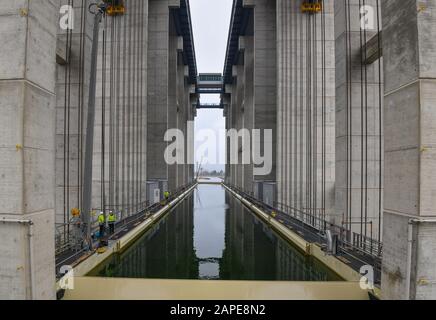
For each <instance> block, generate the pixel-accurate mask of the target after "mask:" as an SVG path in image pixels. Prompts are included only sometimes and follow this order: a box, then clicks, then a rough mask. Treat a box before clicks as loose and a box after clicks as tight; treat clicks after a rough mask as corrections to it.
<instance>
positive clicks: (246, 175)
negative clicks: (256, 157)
mask: <svg viewBox="0 0 436 320" xmlns="http://www.w3.org/2000/svg"><path fill="white" fill-rule="evenodd" d="M244 7H245V8H244V10H247V11H248V12H249V14H248V17H249V18H248V22H247V27H246V30H244V35H240V37H239V43H238V50H239V52H238V57H237V59H236V61H235V63H234V65H233V83H232V84H228V85H227V86H226V95H224V96H223V99H225V100H226V101H227V103H229V109H228V110H226V112H225V116H226V128H227V130H229V129H236V130H238V131H240V130H241V129H247V130H248V131H249V132H250V137H249V138H250V146H251V148H253V141H252V135H251V133H252V130H253V129H259V130H261V131H262V132H263V130H268V129H271V130H273V133H272V136H273V140H272V141H268V140H266V139H264V138H263V134H262V141H261V146H262V147H261V150H260V153H261V155H263V153H264V149H263V144H264V143H265V144H268V145H272V155H271V156H272V162H273V164H272V170H271V173H269V174H267V175H258V176H255V172H254V167H255V166H254V164H253V161H250V163H249V164H245V163H244V161H243V153H242V147H241V145H240V148H239V152H238V164H228V166H227V171H228V172H227V181H228V182H229V183H231V184H234V185H237V186H238V187H240V188H242V189H244V190H245V191H247V192H253V190H254V189H253V187H254V182H255V181H256V180H258V181H273V182H275V180H276V173H275V170H276V154H275V153H276V152H275V151H276V141H275V136H276V99H275V95H276V72H277V70H276V42H275V39H276V27H275V24H276V8H275V1H265V0H256V1H246V2H245V3H244ZM246 139H247V138H246ZM246 141H247V140H246ZM241 142H242V136H241V137H240V138H239V144H241ZM227 147H228V148H229V145H228V146H227ZM228 151H230V150H229V149H228ZM250 156H251V155H250ZM227 160H228V161H230V157H229V156H228V159H227ZM251 160H252V159H251Z"/></svg>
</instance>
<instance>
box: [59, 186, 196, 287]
mask: <svg viewBox="0 0 436 320" xmlns="http://www.w3.org/2000/svg"><path fill="white" fill-rule="evenodd" d="M196 187H197V184H195V185H193V186H192V187H191V188H189V189H188V190H186V191H185V192H184V193H183V194H182V195H180V196H179V197H177V198H176V199H174V200H173V201H171V202H170V203H169V204H168V205H166V206H165V207H164V208H162V209H161V210H159V211H158V212H157V213H155V214H154V215H153V216H152V217H150V218H148V219H147V220H145V221H144V222H142V223H141V224H140V225H138V226H137V227H135V228H134V229H133V230H131V231H130V232H129V233H127V234H126V235H124V236H123V237H122V238H120V239H119V240H118V241H116V242H115V243H114V244H112V245H110V247H108V249H107V251H106V252H104V253H102V254H98V253H96V252H95V253H93V254H91V255H90V256H89V257H88V258H86V259H85V260H84V261H82V262H80V263H79V264H78V265H76V266H75V267H74V268H73V274H74V277H84V276H86V275H87V274H88V273H89V272H90V271H92V270H93V269H95V268H96V267H97V266H98V265H99V264H101V263H103V262H104V261H105V260H106V259H108V258H109V257H110V256H111V255H112V254H113V253H115V252H120V251H122V250H124V249H125V248H126V247H128V246H129V245H130V244H131V243H132V242H133V241H134V240H136V239H137V238H138V237H139V236H141V235H142V234H143V233H144V231H146V230H147V229H149V228H150V227H151V226H153V225H154V224H156V223H157V222H159V220H160V219H161V218H162V217H163V216H164V215H165V214H166V213H167V212H169V211H170V210H171V209H172V208H173V207H175V206H176V205H178V204H179V203H181V202H182V201H183V200H185V199H186V198H187V197H188V196H189V194H190V193H191V192H192V190H194V189H195V188H196ZM62 280H63V278H61V279H59V280H58V281H57V282H56V291H58V290H60V289H61V286H60V283H61V282H62Z"/></svg>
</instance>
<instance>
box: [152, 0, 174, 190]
mask: <svg viewBox="0 0 436 320" xmlns="http://www.w3.org/2000/svg"><path fill="white" fill-rule="evenodd" d="M170 2H171V1H162V0H149V20H148V107H147V155H148V159H147V173H148V175H147V180H149V181H153V180H165V181H168V166H167V165H166V162H165V158H164V154H165V149H166V147H167V144H166V143H164V135H165V132H166V130H167V123H168V116H169V114H168V110H169V109H168V108H169V97H168V94H169V88H168V84H169V71H168V70H169V60H170V57H169V49H170V38H169V27H170V11H169V4H170ZM173 2H174V1H173Z"/></svg>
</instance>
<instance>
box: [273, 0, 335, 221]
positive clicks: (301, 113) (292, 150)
mask: <svg viewBox="0 0 436 320" xmlns="http://www.w3.org/2000/svg"><path fill="white" fill-rule="evenodd" d="M333 5H334V2H333V1H332V0H328V1H324V8H323V11H322V12H321V13H318V14H313V15H310V14H305V13H302V12H301V7H300V3H298V1H286V0H277V39H276V41H277V130H278V132H277V139H278V142H277V148H278V149H277V184H278V186H277V189H278V202H279V203H281V204H283V205H287V206H291V207H293V208H297V209H300V210H305V211H306V212H308V213H311V214H313V215H315V214H316V215H319V214H320V213H321V212H323V211H324V212H325V214H326V216H329V215H331V214H332V213H333V211H334V184H335V182H334V172H335V164H334V159H335V149H334V141H335V135H334V132H335V128H334V125H335V109H334V105H335V90H334V83H335V69H334V30H333V20H334V15H333ZM324 27H325V28H324ZM323 53H324V54H323ZM323 140H324V141H323ZM309 169H312V170H309ZM310 172H311V174H310Z"/></svg>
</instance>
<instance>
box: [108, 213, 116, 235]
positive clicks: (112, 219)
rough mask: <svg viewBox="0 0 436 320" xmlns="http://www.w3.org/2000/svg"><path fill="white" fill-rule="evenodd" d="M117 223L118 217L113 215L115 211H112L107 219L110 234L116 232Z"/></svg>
mask: <svg viewBox="0 0 436 320" xmlns="http://www.w3.org/2000/svg"><path fill="white" fill-rule="evenodd" d="M115 222H117V216H116V215H115V213H113V211H110V212H109V216H108V218H107V223H108V225H109V233H110V234H113V233H114V232H115Z"/></svg>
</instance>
